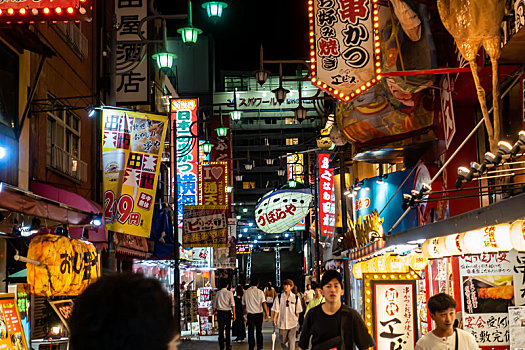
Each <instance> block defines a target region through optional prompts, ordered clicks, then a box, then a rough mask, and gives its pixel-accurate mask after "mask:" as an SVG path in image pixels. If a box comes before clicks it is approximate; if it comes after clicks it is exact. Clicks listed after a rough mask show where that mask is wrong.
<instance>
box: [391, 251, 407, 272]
mask: <svg viewBox="0 0 525 350" xmlns="http://www.w3.org/2000/svg"><path fill="white" fill-rule="evenodd" d="M386 265H387V270H388V272H407V271H408V268H407V266H404V265H403V260H402V259H401V258H400V257H399V256H398V255H390V256H388V257H387V259H386Z"/></svg>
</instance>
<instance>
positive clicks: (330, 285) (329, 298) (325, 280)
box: [321, 270, 344, 303]
mask: <svg viewBox="0 0 525 350" xmlns="http://www.w3.org/2000/svg"><path fill="white" fill-rule="evenodd" d="M321 289H322V290H323V296H324V298H325V300H326V302H327V303H340V302H341V295H343V293H344V292H343V277H341V274H340V273H339V272H337V271H336V270H328V271H326V272H325V273H324V275H323V277H322V278H321Z"/></svg>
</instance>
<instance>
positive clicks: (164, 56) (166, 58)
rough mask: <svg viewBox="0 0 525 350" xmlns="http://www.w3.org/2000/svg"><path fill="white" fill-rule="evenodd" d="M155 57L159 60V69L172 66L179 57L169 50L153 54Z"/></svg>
mask: <svg viewBox="0 0 525 350" xmlns="http://www.w3.org/2000/svg"><path fill="white" fill-rule="evenodd" d="M151 57H153V59H154V60H155V61H156V62H157V66H158V67H159V69H163V68H171V67H172V66H173V61H174V60H175V59H176V58H177V55H175V54H172V53H169V52H159V53H156V54H154V55H152V56H151Z"/></svg>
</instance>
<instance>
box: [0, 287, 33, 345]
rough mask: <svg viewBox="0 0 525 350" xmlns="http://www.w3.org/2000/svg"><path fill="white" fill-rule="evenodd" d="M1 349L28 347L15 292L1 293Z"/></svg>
mask: <svg viewBox="0 0 525 350" xmlns="http://www.w3.org/2000/svg"><path fill="white" fill-rule="evenodd" d="M0 349H15V350H27V349H28V347H27V343H26V338H25V336H24V329H23V328H22V322H21V321H20V314H19V313H18V307H17V302H16V299H15V295H14V294H0Z"/></svg>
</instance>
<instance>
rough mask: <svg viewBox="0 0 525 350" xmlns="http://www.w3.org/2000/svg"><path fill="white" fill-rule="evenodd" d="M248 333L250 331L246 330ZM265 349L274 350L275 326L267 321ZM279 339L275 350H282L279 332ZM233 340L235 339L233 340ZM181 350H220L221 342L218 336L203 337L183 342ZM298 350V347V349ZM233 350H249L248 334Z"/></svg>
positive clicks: (265, 324) (264, 325) (180, 346)
mask: <svg viewBox="0 0 525 350" xmlns="http://www.w3.org/2000/svg"><path fill="white" fill-rule="evenodd" d="M246 331H248V330H246ZM262 331H263V339H264V342H263V347H264V349H265V350H272V332H273V325H272V322H271V321H270V320H265V321H264V322H263V330H262ZM276 333H277V338H276V340H275V349H276V350H280V349H281V344H280V343H279V335H278V334H279V332H278V331H277V332H276ZM232 340H233V338H232ZM178 349H179V350H193V349H195V350H197V349H198V350H201V349H206V350H218V349H219V340H218V336H217V335H212V336H201V337H200V339H199V340H197V339H195V340H183V341H181V342H180V344H179V348H178ZM296 349H297V347H296ZM232 350H248V334H246V339H245V340H244V342H241V343H237V342H232Z"/></svg>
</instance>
